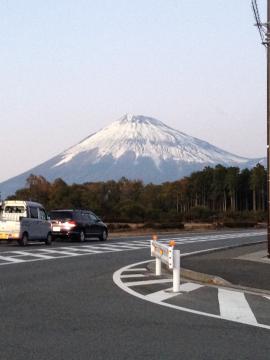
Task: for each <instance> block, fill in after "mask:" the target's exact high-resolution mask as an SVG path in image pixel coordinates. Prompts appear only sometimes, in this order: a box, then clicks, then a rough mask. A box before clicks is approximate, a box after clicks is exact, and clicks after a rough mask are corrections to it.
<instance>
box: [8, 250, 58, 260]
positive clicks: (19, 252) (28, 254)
mask: <svg viewBox="0 0 270 360" xmlns="http://www.w3.org/2000/svg"><path fill="white" fill-rule="evenodd" d="M14 253H15V254H18V255H20V256H33V257H36V258H39V259H46V260H50V259H54V257H53V256H50V255H43V254H36V253H30V252H27V251H14Z"/></svg>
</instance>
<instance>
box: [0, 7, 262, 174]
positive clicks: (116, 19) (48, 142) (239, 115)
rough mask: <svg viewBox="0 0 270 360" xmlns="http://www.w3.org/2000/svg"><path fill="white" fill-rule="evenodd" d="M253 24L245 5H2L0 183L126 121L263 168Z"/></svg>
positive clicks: (257, 56) (257, 42)
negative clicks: (153, 122) (152, 124)
mask: <svg viewBox="0 0 270 360" xmlns="http://www.w3.org/2000/svg"><path fill="white" fill-rule="evenodd" d="M258 5H259V7H260V9H261V13H262V18H264V14H265V11H264V10H265V8H266V1H265V0H258ZM253 24H254V19H253V14H252V11H251V5H250V1H249V0H237V1H235V0H204V1H202V0H136V1H131V0H130V1H129V0H126V1H124V0H99V1H97V0H76V1H71V0H65V1H64V0H57V1H52V0H46V1H41V0H35V1H33V0H21V1H20V0H14V1H9V0H2V1H1V3H0V53H1V57H0V119H1V120H0V123H1V139H2V147H1V150H2V151H1V154H2V156H1V157H0V168H1V171H0V181H1V180H4V179H7V178H9V177H11V176H13V175H16V174H19V173H21V172H23V171H25V170H27V169H29V168H31V167H32V166H34V165H37V164H39V163H41V162H43V161H45V160H47V159H49V158H50V157H52V156H54V155H56V154H58V153H59V152H61V151H63V150H64V149H66V148H68V147H70V146H71V145H73V144H75V143H77V142H78V141H80V140H81V139H83V138H85V137H86V136H88V135H89V134H91V133H93V132H95V131H97V130H99V129H100V128H102V127H103V126H106V125H108V124H109V123H111V122H112V121H114V120H116V119H117V118H119V117H121V116H122V115H123V114H124V113H127V112H130V113H134V114H143V115H149V116H153V117H156V118H158V119H160V120H161V121H164V122H165V123H166V124H168V125H170V126H172V127H174V128H177V129H178V130H180V131H183V132H186V133H188V134H189V135H193V136H196V137H198V138H201V139H203V140H206V141H209V142H211V143H212V144H214V145H217V146H219V147H221V148H223V149H225V150H228V151H231V152H233V153H236V154H238V155H242V156H247V157H257V156H264V155H265V152H266V150H265V149H266V131H265V127H266V115H265V111H266V106H265V105H266V104H265V100H266V54H265V50H264V48H263V46H262V45H260V39H259V36H258V33H257V31H256V28H255V27H254V26H253ZM14 149H16V150H14ZM18 149H19V150H18Z"/></svg>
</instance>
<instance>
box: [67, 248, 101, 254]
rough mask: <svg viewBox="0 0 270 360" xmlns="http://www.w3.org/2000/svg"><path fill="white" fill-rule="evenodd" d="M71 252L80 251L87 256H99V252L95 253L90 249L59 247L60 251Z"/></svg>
mask: <svg viewBox="0 0 270 360" xmlns="http://www.w3.org/2000/svg"><path fill="white" fill-rule="evenodd" d="M62 249H63V250H65V251H66V250H67V251H69V250H71V251H82V252H86V253H88V254H99V253H100V252H101V251H96V250H90V249H85V248H84V247H78V248H75V247H61V250H62Z"/></svg>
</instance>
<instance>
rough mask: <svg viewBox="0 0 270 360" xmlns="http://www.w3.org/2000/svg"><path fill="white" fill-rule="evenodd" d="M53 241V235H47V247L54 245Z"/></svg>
mask: <svg viewBox="0 0 270 360" xmlns="http://www.w3.org/2000/svg"><path fill="white" fill-rule="evenodd" d="M52 240H53V237H52V234H51V233H49V234H48V235H47V239H46V240H45V245H48V246H49V245H52Z"/></svg>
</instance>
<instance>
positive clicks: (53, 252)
mask: <svg viewBox="0 0 270 360" xmlns="http://www.w3.org/2000/svg"><path fill="white" fill-rule="evenodd" d="M44 252H48V253H50V254H59V255H64V256H70V257H72V256H80V254H78V253H75V252H70V251H63V250H44Z"/></svg>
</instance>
